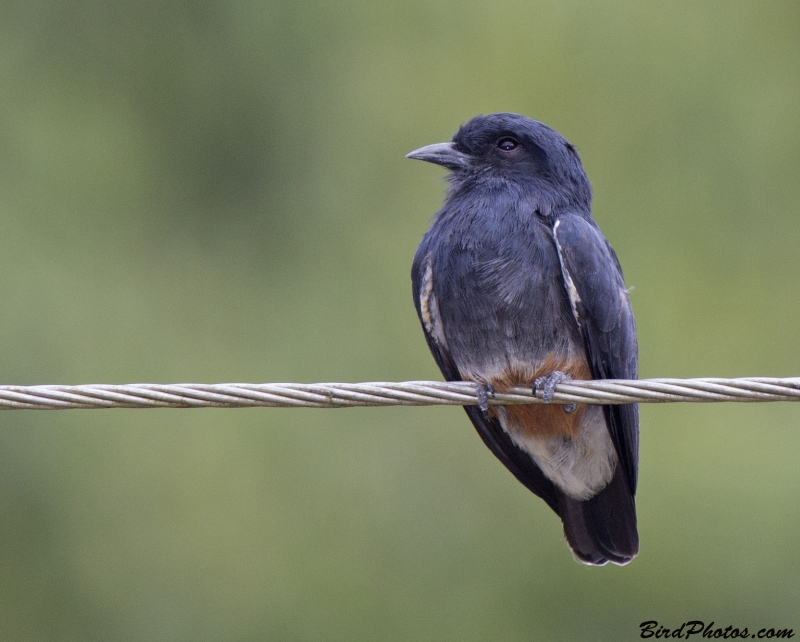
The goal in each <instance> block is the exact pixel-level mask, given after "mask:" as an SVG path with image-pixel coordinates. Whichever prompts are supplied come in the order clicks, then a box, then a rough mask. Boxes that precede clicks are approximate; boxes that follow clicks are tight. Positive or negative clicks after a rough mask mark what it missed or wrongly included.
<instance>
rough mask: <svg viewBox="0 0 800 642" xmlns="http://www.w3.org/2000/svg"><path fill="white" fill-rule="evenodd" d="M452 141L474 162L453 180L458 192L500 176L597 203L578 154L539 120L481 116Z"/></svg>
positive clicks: (507, 115) (502, 114) (584, 203)
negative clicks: (469, 184) (476, 180)
mask: <svg viewBox="0 0 800 642" xmlns="http://www.w3.org/2000/svg"><path fill="white" fill-rule="evenodd" d="M452 142H453V145H454V147H455V149H456V150H458V151H459V152H462V153H463V154H466V155H467V156H468V157H469V158H470V163H469V164H468V165H467V166H466V167H465V168H464V170H466V171H465V172H459V171H455V172H454V173H453V175H452V176H451V181H452V182H453V184H454V187H456V186H457V184H459V183H463V182H471V180H470V179H471V178H473V177H477V176H479V175H481V176H483V177H485V178H491V177H492V176H496V177H498V178H503V179H504V180H514V181H515V182H520V181H522V182H525V181H535V182H536V183H538V187H539V188H540V189H541V188H543V187H544V188H550V189H553V190H555V191H558V192H562V191H563V192H564V193H563V195H562V196H564V197H566V198H567V199H568V200H570V201H573V200H574V201H576V202H577V203H579V204H581V205H586V206H588V205H589V203H590V202H591V197H592V196H591V194H592V192H591V186H590V185H589V180H588V178H587V177H586V174H585V172H584V171H583V166H582V165H581V159H580V157H579V156H578V152H577V150H576V149H575V147H574V146H573V145H572V144H571V143H569V141H567V139H566V138H564V137H563V136H562V135H561V134H559V133H558V132H557V131H555V130H554V129H551V128H550V127H548V126H547V125H545V124H543V123H540V122H539V121H536V120H533V119H532V118H528V117H526V116H520V115H519V114H511V113H498V114H488V115H485V116H483V115H482V116H476V117H475V118H473V119H472V120H470V121H469V122H467V123H465V124H464V125H462V126H461V127H460V128H459V130H458V131H457V132H456V133H455V135H454V136H453V141H452ZM548 191H549V190H548ZM553 196H555V194H553ZM558 200H560V199H558Z"/></svg>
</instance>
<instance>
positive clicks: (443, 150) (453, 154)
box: [406, 143, 469, 171]
mask: <svg viewBox="0 0 800 642" xmlns="http://www.w3.org/2000/svg"><path fill="white" fill-rule="evenodd" d="M406 158H415V159H417V160H423V161H428V162H429V163H435V164H436V165H441V166H442V167H446V168H447V169H451V170H453V171H456V170H463V169H466V168H467V167H468V166H469V156H468V155H467V154H464V153H463V152H460V151H458V150H457V149H456V148H455V145H454V144H453V143H435V144H433V145H426V146H425V147H420V148H419V149H415V150H414V151H413V152H411V153H409V154H406Z"/></svg>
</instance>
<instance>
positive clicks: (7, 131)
mask: <svg viewBox="0 0 800 642" xmlns="http://www.w3.org/2000/svg"><path fill="white" fill-rule="evenodd" d="M0 86H1V87H2V90H1V91H0V296H1V297H2V300H3V305H2V306H0V371H2V377H1V378H0V381H2V383H14V384H35V383H95V382H103V383H125V382H140V381H149V382H177V381H197V382H222V381H254V382H261V381H298V382H314V381H370V380H404V379H428V378H432V379H438V378H439V377H440V375H439V373H438V371H437V370H436V367H435V365H434V363H433V360H432V358H431V357H430V355H429V354H428V350H427V348H426V346H425V342H424V340H423V337H422V332H421V330H420V328H419V326H418V322H417V319H416V316H415V313H414V310H413V305H412V301H411V292H410V279H409V270H410V264H411V259H412V256H413V254H414V250H415V248H416V245H417V243H418V242H419V239H420V237H421V235H422V234H423V232H424V231H425V230H426V228H427V225H428V221H429V219H430V217H431V215H432V214H433V213H434V211H435V210H436V209H437V208H438V206H439V204H440V202H441V199H442V195H443V190H444V183H443V182H442V180H441V176H442V174H443V172H442V171H441V170H440V169H437V168H434V167H432V166H430V165H426V164H423V163H419V162H410V161H407V160H405V159H404V158H403V155H404V154H405V153H406V152H408V151H410V150H412V149H415V148H416V147H419V146H421V145H424V144H428V143H433V142H439V141H443V140H447V139H449V138H450V136H451V135H452V133H453V132H454V131H455V129H456V128H457V127H458V125H459V124H460V123H462V122H464V121H466V120H468V119H469V118H470V117H471V116H473V115H475V114H477V113H488V112H492V111H516V112H520V113H524V114H527V115H529V116H532V117H535V118H537V119H539V120H542V121H544V122H546V123H548V124H549V125H551V126H553V127H555V128H556V129H558V130H559V131H561V132H562V133H563V134H564V135H565V136H566V137H567V138H568V139H570V140H571V141H572V142H573V143H575V144H576V145H577V146H578V147H579V149H580V151H581V154H582V157H583V160H584V164H585V166H586V169H587V172H588V174H589V176H590V178H591V180H592V182H593V185H594V188H595V205H594V213H595V218H596V219H597V220H598V222H599V223H600V225H601V226H602V228H603V230H604V231H605V233H606V235H607V236H608V237H609V239H610V240H611V242H612V243H613V244H614V246H615V248H616V250H617V252H618V254H619V256H620V259H621V261H622V264H623V267H624V269H625V273H626V278H627V281H628V284H629V285H631V286H634V287H635V290H634V291H633V293H632V300H633V305H634V309H635V312H636V317H637V323H638V328H639V338H640V351H641V354H640V363H641V376H643V377H653V376H662V377H665V376H670V377H685V376H745V375H769V376H790V375H800V342H798V340H797V337H798V318H799V317H800V276H798V275H799V274H800V252H798V244H799V243H800V224H798V211H799V210H800V208H798V203H799V202H800V181H798V175H799V174H800V5H798V4H797V3H796V2H764V3H753V2H740V1H728V2H704V3H696V2H690V1H688V0H685V1H679V2H671V3H662V4H656V3H639V2H633V1H627V2H626V1H623V0H620V1H616V2H605V3H591V2H581V1H577V0H572V1H564V0H552V1H549V2H530V1H529V0H525V1H522V0H495V1H493V2H474V1H473V2H448V1H443V2H420V1H416V0H412V1H410V2H405V3H396V2H391V1H387V0H370V1H364V0H344V1H342V0H338V1H335V2H334V1H329V0H299V1H298V0H294V1H292V2H290V1H288V0H283V1H279V0H266V1H261V2H253V1H251V0H229V1H228V2H221V1H219V0H208V1H205V2H202V1H194V2H191V1H184V2H178V1H170V2H154V1H152V0H151V1H147V0H134V1H132V2H128V3H113V2H100V1H97V0H83V1H81V0H68V1H66V2H56V1H54V0H26V1H24V2H23V1H21V0H7V1H5V2H3V3H2V4H0ZM799 419H800V406H795V405H791V404H763V405H760V404H754V405H749V404H748V405H735V404H721V405H713V404H696V405H688V404H682V405H681V404H675V405H673V404H670V405H664V406H654V405H647V406H644V407H642V446H641V474H640V490H639V494H638V506H639V515H640V533H641V539H642V547H641V554H640V556H639V558H637V559H636V560H635V561H634V562H633V563H632V564H630V565H629V566H628V567H625V568H617V567H610V568H601V569H591V568H586V567H583V566H582V565H580V564H578V563H576V562H574V561H573V559H572V557H571V555H570V553H569V551H568V549H567V547H566V545H565V544H564V542H563V540H562V534H561V527H560V523H559V521H558V519H557V518H556V516H555V515H554V514H552V513H551V512H550V510H549V509H548V508H547V507H546V506H545V504H544V503H543V502H542V501H540V500H538V499H537V498H535V497H534V496H533V495H531V494H530V493H529V492H528V491H526V490H525V489H524V488H523V487H522V486H521V485H520V484H519V483H517V482H516V481H515V480H514V479H513V478H512V476H511V475H510V474H508V473H507V472H506V471H505V469H503V467H502V466H501V464H500V463H499V462H497V461H496V460H495V459H494V458H493V457H492V456H491V454H490V453H489V452H488V451H487V450H486V448H485V447H484V446H483V445H482V443H481V442H480V440H479V438H478V437H477V435H476V434H475V433H474V430H473V429H472V427H471V425H470V424H469V422H468V420H467V418H466V416H464V414H463V412H462V411H460V410H459V409H457V408H400V409H398V408H392V409H353V410H338V411H332V410H269V409H258V410H193V411H189V410H183V411H177V410H151V411H142V410H138V411H137V410H129V411H123V410H114V411H105V412H99V411H91V412H90V411H69V412H63V413H57V412H30V411H14V412H3V413H1V414H0V638H2V639H3V640H58V641H60V640H69V641H79V640H132V641H138V640H142V641H144V640H193V641H204V640H234V641H241V642H244V641H251V640H252V641H255V640H309V641H311V640H314V641H318V640H343V641H344V640H432V641H433V640H436V641H440V640H458V641H462V640H463V641H470V640H520V641H521V640H526V641H527V640H620V639H636V638H638V634H639V623H640V622H642V621H644V620H653V619H655V620H658V621H659V622H661V623H662V624H664V625H665V626H668V627H677V626H679V625H680V624H681V623H682V622H684V621H687V620H692V619H702V620H704V621H706V622H710V621H715V622H716V623H718V624H721V625H723V626H727V625H728V624H733V625H735V626H739V627H744V626H747V627H749V628H750V629H751V631H753V630H757V629H758V628H761V627H769V626H774V627H794V629H795V631H798V630H799V629H800V619H798V616H797V613H798V606H799V605H800V582H798V576H800V502H798V493H799V491H798V488H799V487H800V472H798V470H799V467H798V465H797V460H798V457H800V426H798V420H799Z"/></svg>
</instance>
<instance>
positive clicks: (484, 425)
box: [411, 248, 559, 513]
mask: <svg viewBox="0 0 800 642" xmlns="http://www.w3.org/2000/svg"><path fill="white" fill-rule="evenodd" d="M420 249H421V250H422V248H420ZM432 279H433V275H432V268H431V264H430V260H429V258H428V257H427V256H426V255H425V252H424V250H423V251H418V252H417V256H416V257H415V258H414V264H413V266H412V269H411V282H412V288H413V292H414V305H415V306H416V308H417V314H418V315H419V319H420V322H421V323H422V329H423V331H424V332H425V339H426V340H427V342H428V347H429V348H430V351H431V353H432V354H433V358H434V359H435V360H436V364H437V365H438V366H439V370H441V371H442V374H443V375H444V378H445V379H446V380H447V381H463V377H462V376H461V373H460V372H459V370H458V366H457V365H456V364H455V362H454V360H453V358H452V356H451V355H450V351H449V350H448V348H447V340H446V338H445V336H444V329H443V327H442V324H441V318H440V317H439V311H438V305H437V302H436V297H435V294H434V292H433V281H432ZM464 410H465V411H466V413H467V415H468V416H469V418H470V420H471V421H472V424H473V425H474V426H475V429H476V430H477V431H478V434H479V435H480V437H481V439H482V440H483V442H484V443H485V444H486V446H487V447H488V448H489V450H491V451H492V453H494V455H495V457H497V458H498V459H499V460H500V461H501V462H502V463H503V465H504V466H505V467H506V468H508V470H509V471H511V473H512V474H513V475H514V476H515V477H516V478H517V479H518V480H519V481H520V482H521V483H522V484H523V485H524V486H525V487H527V488H528V489H529V490H530V491H531V492H533V493H534V494H536V495H538V496H539V497H541V498H542V499H543V500H544V501H545V502H547V504H548V505H549V506H550V508H552V509H553V510H554V511H555V512H556V513H558V512H559V492H558V490H557V489H556V487H555V485H554V484H553V482H551V481H550V480H549V479H547V477H545V476H544V473H542V471H541V470H540V469H539V467H538V466H537V465H536V464H535V463H534V462H533V459H532V458H531V456H530V455H529V454H528V453H527V452H525V451H523V450H522V449H520V448H519V447H518V446H517V445H516V444H515V443H514V442H513V441H511V437H509V436H508V433H506V431H505V430H503V427H502V426H501V425H500V422H499V421H498V420H497V419H496V418H490V417H487V416H486V415H485V414H484V413H483V412H482V411H481V410H480V409H479V408H478V407H477V406H464Z"/></svg>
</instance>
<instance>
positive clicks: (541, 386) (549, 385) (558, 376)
mask: <svg viewBox="0 0 800 642" xmlns="http://www.w3.org/2000/svg"><path fill="white" fill-rule="evenodd" d="M571 380H572V377H570V376H569V375H568V374H567V373H566V372H561V371H560V370H555V371H554V372H551V373H550V374H549V375H545V376H543V377H537V379H536V381H534V382H533V394H536V393H537V392H539V391H540V390H541V391H542V401H544V402H545V403H550V401H551V399H552V398H553V394H554V393H555V390H556V386H557V385H558V384H560V383H561V382H562V381H571ZM570 405H572V404H570ZM567 407H569V406H567ZM572 410H575V408H572V409H571V410H567V409H566V408H564V411H565V412H572Z"/></svg>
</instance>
